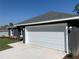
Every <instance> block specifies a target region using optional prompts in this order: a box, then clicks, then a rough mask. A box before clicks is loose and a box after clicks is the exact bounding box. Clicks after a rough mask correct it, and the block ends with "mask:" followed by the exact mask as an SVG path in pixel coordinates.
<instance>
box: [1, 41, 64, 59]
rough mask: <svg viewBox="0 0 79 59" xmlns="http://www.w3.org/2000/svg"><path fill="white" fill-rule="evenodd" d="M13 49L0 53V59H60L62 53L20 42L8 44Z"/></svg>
mask: <svg viewBox="0 0 79 59" xmlns="http://www.w3.org/2000/svg"><path fill="white" fill-rule="evenodd" d="M9 45H11V46H13V48H11V49H8V50H4V51H0V59H62V58H63V56H64V55H65V53H64V52H61V51H58V50H54V49H49V48H44V47H40V46H37V45H33V44H32V45H25V44H23V43H22V42H17V43H13V44H9Z"/></svg>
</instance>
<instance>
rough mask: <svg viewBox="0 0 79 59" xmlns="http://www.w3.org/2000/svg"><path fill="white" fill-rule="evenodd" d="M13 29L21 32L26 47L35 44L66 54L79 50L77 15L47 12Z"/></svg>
mask: <svg viewBox="0 0 79 59" xmlns="http://www.w3.org/2000/svg"><path fill="white" fill-rule="evenodd" d="M14 28H16V29H17V30H18V31H19V29H20V32H21V31H22V33H23V34H22V35H23V42H24V43H25V44H27V45H28V44H36V45H39V46H43V47H47V48H53V49H57V50H60V51H64V52H66V53H70V52H72V53H74V52H76V51H77V50H78V49H79V16H78V15H72V14H67V13H62V12H48V13H45V14H43V15H40V16H36V17H34V18H32V19H29V20H25V21H23V22H21V23H18V24H15V25H14ZM11 29H12V28H11ZM14 33H16V32H14ZM19 37H20V35H19Z"/></svg>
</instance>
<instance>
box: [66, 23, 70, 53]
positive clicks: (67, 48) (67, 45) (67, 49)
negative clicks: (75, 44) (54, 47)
mask: <svg viewBox="0 0 79 59" xmlns="http://www.w3.org/2000/svg"><path fill="white" fill-rule="evenodd" d="M66 51H67V54H68V53H69V44H68V25H66Z"/></svg>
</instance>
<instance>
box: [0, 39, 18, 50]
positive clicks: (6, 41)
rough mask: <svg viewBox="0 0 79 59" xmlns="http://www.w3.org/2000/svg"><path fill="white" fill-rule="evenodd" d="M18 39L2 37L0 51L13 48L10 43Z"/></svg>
mask: <svg viewBox="0 0 79 59" xmlns="http://www.w3.org/2000/svg"><path fill="white" fill-rule="evenodd" d="M17 41H18V40H16V39H12V38H0V51H2V50H5V49H9V48H12V47H11V46H9V45H8V44H10V43H14V42H17Z"/></svg>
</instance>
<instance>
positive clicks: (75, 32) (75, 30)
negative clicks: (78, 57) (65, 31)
mask: <svg viewBox="0 0 79 59" xmlns="http://www.w3.org/2000/svg"><path fill="white" fill-rule="evenodd" d="M78 24H79V23H78V22H71V23H70V25H69V26H72V28H71V30H69V35H68V39H69V51H70V53H71V52H72V53H75V52H77V50H78V48H79V25H78Z"/></svg>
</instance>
